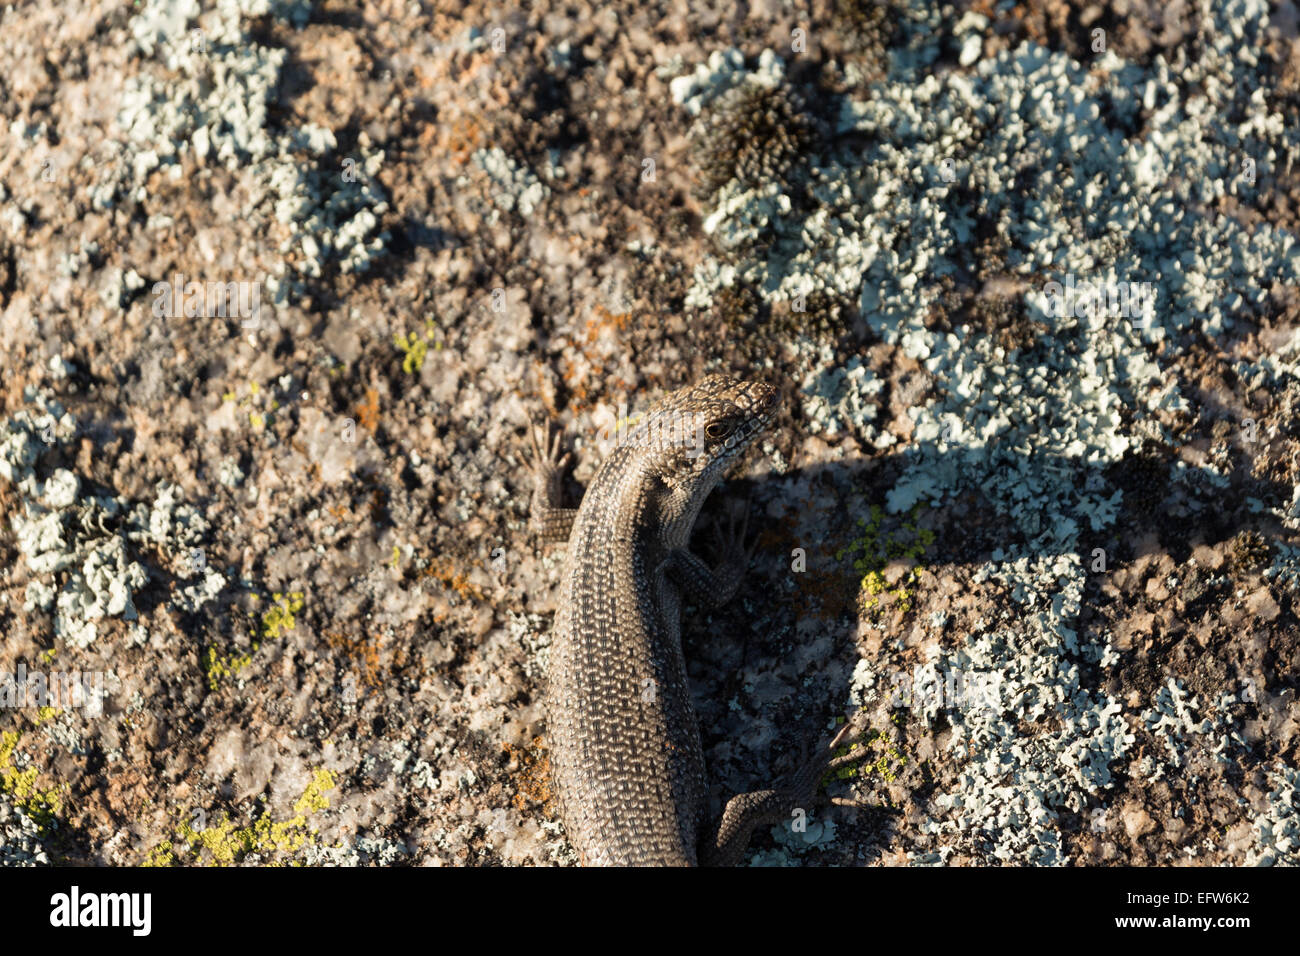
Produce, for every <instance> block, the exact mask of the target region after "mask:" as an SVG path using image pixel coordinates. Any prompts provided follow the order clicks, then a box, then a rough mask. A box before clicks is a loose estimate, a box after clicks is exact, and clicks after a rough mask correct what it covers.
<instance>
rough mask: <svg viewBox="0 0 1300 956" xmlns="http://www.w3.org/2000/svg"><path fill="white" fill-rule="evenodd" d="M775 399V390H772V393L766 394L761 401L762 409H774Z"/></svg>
mask: <svg viewBox="0 0 1300 956" xmlns="http://www.w3.org/2000/svg"><path fill="white" fill-rule="evenodd" d="M776 399H777V394H776V390H775V389H773V390H772V391H770V392H768V393H767V397H766V398H764V399H763V408H765V409H767V408H772V407H774V406H775V405H776Z"/></svg>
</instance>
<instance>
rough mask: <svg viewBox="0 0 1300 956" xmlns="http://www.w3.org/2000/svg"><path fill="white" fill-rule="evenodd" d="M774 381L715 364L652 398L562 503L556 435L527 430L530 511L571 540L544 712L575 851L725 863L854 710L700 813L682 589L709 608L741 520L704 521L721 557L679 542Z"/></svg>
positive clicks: (599, 856) (732, 560) (703, 801)
mask: <svg viewBox="0 0 1300 956" xmlns="http://www.w3.org/2000/svg"><path fill="white" fill-rule="evenodd" d="M780 401H781V400H780V392H779V391H778V389H777V388H776V387H775V386H774V385H771V384H768V383H765V382H760V381H743V380H737V379H733V378H730V377H727V376H723V375H712V376H709V377H707V378H704V379H703V380H702V381H700V382H699V383H697V384H695V385H693V386H688V387H686V388H683V389H680V390H678V391H676V392H673V393H671V394H669V395H668V396H666V397H665V398H663V399H662V400H661V401H660V402H658V403H657V404H656V405H655V406H654V407H653V408H651V410H650V411H649V412H648V413H647V415H646V416H645V418H644V419H643V420H642V421H640V422H639V423H638V424H637V425H636V427H635V428H633V429H631V430H630V432H628V433H627V434H626V435H625V436H623V437H621V439H620V441H619V442H618V444H617V445H616V447H615V448H614V450H613V451H612V452H611V453H610V455H609V456H608V457H607V458H606V459H605V461H604V462H603V463H602V464H601V466H600V468H599V470H598V471H597V473H596V475H595V477H594V478H593V479H592V481H591V484H590V487H589V488H588V489H587V490H586V492H585V495H584V496H583V499H582V502H581V505H580V507H578V508H563V507H561V491H562V487H561V479H562V475H563V469H564V468H565V466H566V465H567V464H568V463H569V461H570V460H571V458H572V456H571V455H570V454H563V455H561V454H560V441H561V439H562V437H563V436H562V433H559V432H557V433H556V435H555V436H554V438H553V439H551V440H549V441H548V433H549V430H550V426H549V425H548V426H546V428H545V430H544V431H543V432H542V434H541V436H540V438H539V435H538V434H537V428H536V427H535V426H532V427H530V431H529V436H530V438H531V441H532V450H533V473H534V488H533V498H532V508H531V511H532V523H533V526H534V527H535V528H536V529H537V530H538V531H539V532H540V535H541V538H542V540H543V541H544V542H549V543H558V542H562V541H566V540H567V542H568V551H567V554H566V557H565V562H564V570H563V577H562V582H561V586H560V597H559V605H558V609H557V612H556V616H555V620H554V623H553V628H552V641H551V649H550V663H549V668H548V687H547V692H546V698H545V713H546V719H547V724H548V733H549V736H550V748H551V772H552V781H553V784H554V790H555V792H556V795H557V797H558V805H559V810H560V816H561V819H562V820H563V822H564V825H565V831H566V833H567V834H568V837H569V840H570V842H571V843H572V845H573V846H574V848H575V849H576V850H577V852H578V855H579V860H580V862H581V863H583V864H584V865H633V866H650V865H664V866H673V865H676V866H692V865H696V864H703V865H723V866H730V865H735V864H736V863H738V862H740V860H741V859H742V856H743V854H744V851H745V848H746V846H747V845H748V842H749V839H750V836H751V835H752V833H753V831H754V829H755V828H756V827H758V826H760V825H763V824H771V823H777V822H780V821H781V820H784V819H788V818H789V817H790V815H791V813H792V811H793V810H794V809H795V808H799V807H809V806H810V805H811V803H812V801H813V798H814V796H815V794H816V791H817V787H818V784H819V783H820V781H821V778H822V776H823V775H824V773H825V772H826V771H827V770H831V769H835V768H836V767H838V766H842V765H844V764H845V763H846V762H848V761H850V760H856V759H857V757H855V756H854V755H852V754H848V755H844V756H840V757H835V756H834V754H835V751H836V749H837V748H838V747H840V746H844V745H851V744H852V743H854V742H856V737H855V738H854V739H850V727H851V723H846V724H845V725H844V727H843V728H842V729H841V730H840V731H839V733H838V734H836V735H835V737H834V739H832V740H831V741H830V743H829V744H828V745H823V746H822V747H821V748H819V749H816V750H814V752H813V753H812V754H811V755H808V756H806V757H805V759H804V760H803V762H802V765H801V766H800V767H798V769H797V770H796V771H795V773H794V774H793V776H792V777H791V778H790V779H789V780H788V781H787V782H786V783H785V785H784V786H780V787H775V788H772V789H766V790H759V791H754V792H751V793H744V794H738V795H736V796H734V797H732V798H731V799H730V800H729V801H728V802H727V804H726V807H725V809H724V811H723V813H722V815H721V818H720V819H719V820H718V821H717V822H716V823H714V824H713V825H710V823H711V821H709V820H708V819H707V815H708V806H707V804H708V789H707V786H706V778H705V765H704V755H703V748H702V746H701V741H700V731H699V725H698V722H697V719H696V715H695V708H694V705H693V704H692V701H691V695H690V689H689V687H688V684H687V677H686V662H685V659H684V657H683V653H682V641H681V629H680V615H681V611H682V607H683V603H684V602H683V599H688V600H689V601H690V602H691V603H693V604H695V605H696V606H698V607H701V608H716V607H719V606H721V605H722V604H725V603H726V602H727V601H728V600H730V599H731V597H732V596H733V595H734V594H735V593H736V591H737V589H738V587H739V584H740V582H741V579H742V576H743V573H744V571H745V568H746V566H747V565H748V563H749V560H750V558H751V556H752V550H746V549H745V547H744V538H745V523H744V521H737V520H735V518H734V517H733V518H731V519H730V520H728V521H727V522H726V524H725V526H724V525H723V523H722V522H718V523H717V524H716V525H715V527H714V530H715V532H716V537H717V540H718V543H719V546H720V552H721V560H720V561H719V563H718V564H717V565H716V566H713V567H710V566H709V565H708V564H706V563H705V561H704V560H703V559H701V558H700V557H698V556H697V555H696V554H694V553H693V552H692V551H691V550H689V542H690V537H691V532H692V529H693V527H694V525H695V522H696V519H697V517H698V516H699V513H700V510H701V508H702V507H703V505H704V502H705V499H706V498H707V497H708V496H709V494H710V493H711V492H712V491H713V489H714V488H715V487H716V486H717V485H718V484H719V483H720V482H721V481H722V479H723V477H724V476H725V474H726V473H727V472H728V471H729V470H730V469H732V468H733V467H734V466H735V465H736V463H737V462H738V461H739V460H740V458H741V456H742V455H743V454H744V452H745V451H746V450H747V449H748V448H749V447H750V446H751V445H752V444H753V443H754V442H755V440H756V439H757V438H758V437H759V436H760V435H761V434H762V433H763V432H764V431H765V430H766V429H767V428H768V427H769V426H770V425H771V423H772V421H773V418H774V416H775V415H776V413H777V411H778V409H779V406H780Z"/></svg>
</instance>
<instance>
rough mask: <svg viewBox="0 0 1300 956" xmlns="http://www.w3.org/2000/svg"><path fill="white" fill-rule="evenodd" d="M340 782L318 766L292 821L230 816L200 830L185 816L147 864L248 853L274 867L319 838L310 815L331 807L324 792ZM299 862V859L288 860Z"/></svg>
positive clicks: (231, 858) (219, 860)
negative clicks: (245, 820)
mask: <svg viewBox="0 0 1300 956" xmlns="http://www.w3.org/2000/svg"><path fill="white" fill-rule="evenodd" d="M337 785H338V779H337V777H336V776H335V774H334V772H333V771H330V770H324V769H319V770H316V771H315V773H314V774H313V775H312V781H311V783H309V784H308V785H307V789H306V790H304V791H303V794H302V796H301V797H299V798H298V800H297V802H296V803H294V805H293V812H294V815H293V816H292V817H290V818H289V819H288V820H282V821H279V822H274V821H272V820H271V819H270V818H269V817H266V816H264V817H262V818H261V819H258V820H255V821H253V823H251V824H250V825H248V826H237V825H236V824H235V823H234V821H232V820H231V819H230V818H229V817H228V816H225V815H222V817H221V818H220V819H219V820H218V821H217V822H216V823H214V824H213V825H212V826H206V827H202V828H200V829H196V828H195V827H194V826H193V824H192V823H191V822H190V821H188V820H187V821H185V822H183V823H181V825H180V826H179V827H178V828H177V830H176V835H175V837H174V839H171V840H164V841H163V842H162V843H160V844H158V846H156V847H154V848H153V849H152V850H151V851H149V854H148V856H147V857H146V860H145V863H144V865H145V866H175V865H177V864H179V863H206V864H208V865H210V866H232V865H234V864H237V863H240V862H242V861H243V860H244V858H245V857H247V856H248V855H250V854H254V853H255V854H257V855H258V856H259V857H272V859H270V860H268V865H270V866H281V865H284V862H285V861H281V860H279V859H275V857H277V856H282V855H289V856H292V855H293V854H295V853H297V852H298V851H299V850H301V849H303V848H304V847H306V846H309V845H313V844H315V842H316V838H317V831H316V830H315V829H313V828H312V827H311V826H309V824H308V819H307V818H308V817H309V816H311V815H312V814H314V813H318V812H320V811H322V810H326V809H328V808H329V805H330V802H329V797H327V796H326V794H327V793H328V792H329V791H330V790H333V789H334V788H335V787H336V786H337ZM287 862H289V863H290V865H296V861H293V860H290V861H287Z"/></svg>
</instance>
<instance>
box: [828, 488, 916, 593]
mask: <svg viewBox="0 0 1300 956" xmlns="http://www.w3.org/2000/svg"><path fill="white" fill-rule="evenodd" d="M922 507H923V506H922V505H917V506H916V507H914V508H912V510H911V511H909V512H908V514H907V517H906V518H905V519H903V520H902V521H901V522H900V523H899V525H898V526H897V527H895V528H892V529H890V530H888V531H882V530H881V525H882V524H883V523H884V521H885V512H884V509H883V508H881V507H880V506H879V505H872V506H871V516H870V518H859V519H858V527H860V528H861V529H862V535H861V537H859V538H857V539H856V540H854V541H852V542H851V543H850V544H849V545H848V546H847V547H844V548H841V549H840V550H839V551H837V552H836V553H835V560H837V561H842V560H844V558H845V556H846V555H853V554H855V553H857V554H858V557H856V558H854V559H853V570H854V571H856V572H857V573H858V574H860V575H861V576H862V577H861V581H860V584H859V592H858V596H859V602H860V605H861V608H862V610H863V611H864V612H873V611H878V610H881V609H883V608H882V604H881V596H882V595H887V596H889V597H890V598H891V599H892V600H891V603H892V605H893V606H894V607H896V608H897V609H898V610H900V611H902V612H904V613H907V612H908V611H910V610H912V607H913V602H914V599H915V596H916V592H915V589H914V588H913V587H912V585H913V584H914V583H915V582H916V581H918V580H919V579H920V578H921V575H922V574H923V573H924V570H925V568H924V565H923V564H922V563H921V559H922V558H923V557H924V556H925V551H926V549H927V548H928V547H929V546H930V545H932V544H933V543H934V532H933V531H931V530H929V529H928V528H922V527H920V526H918V524H917V521H916V518H917V515H918V514H919V512H920V509H921V508H922ZM899 560H901V561H909V562H911V563H912V564H913V565H915V566H914V567H913V568H912V569H911V570H910V571H908V572H907V573H906V574H905V575H904V576H903V578H902V579H901V580H900V582H899V583H898V584H897V585H894V586H892V587H891V586H890V584H889V581H888V579H887V578H886V577H885V569H886V568H887V567H888V566H889V565H890V563H891V562H893V561H899Z"/></svg>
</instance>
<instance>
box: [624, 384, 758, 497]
mask: <svg viewBox="0 0 1300 956" xmlns="http://www.w3.org/2000/svg"><path fill="white" fill-rule="evenodd" d="M780 404H781V393H780V392H779V391H778V390H777V389H776V387H775V386H774V385H769V384H768V383H766V382H759V381H742V380H740V379H734V378H730V377H728V376H726V375H710V376H708V377H707V378H704V379H702V380H701V381H699V382H697V383H696V384H694V385H690V386H687V387H686V388H682V389H679V390H678V391H675V392H673V393H672V394H670V395H667V396H665V397H664V398H663V399H662V400H660V401H659V402H658V404H656V405H655V406H654V407H653V408H652V409H651V410H650V412H649V414H648V415H647V416H646V419H645V421H643V422H642V423H641V425H639V426H638V428H637V430H636V431H639V432H642V433H641V434H640V435H639V436H636V443H637V444H638V445H640V446H641V447H642V448H643V449H649V450H650V454H651V461H650V462H649V464H650V467H651V469H652V470H653V471H654V472H655V473H656V474H657V475H658V476H659V477H660V478H662V479H663V480H664V482H665V483H666V484H668V485H670V486H673V487H678V488H680V487H682V486H687V485H688V486H690V487H692V488H699V487H701V486H703V487H705V488H706V489H708V488H712V487H713V485H714V484H716V483H717V482H718V481H720V480H721V479H722V477H723V476H724V475H725V474H726V473H727V471H728V470H729V469H730V468H731V467H733V466H734V465H735V464H736V462H737V461H738V460H739V459H740V457H741V456H742V455H743V454H744V453H745V451H746V450H748V448H749V446H750V445H752V444H753V443H754V440H755V439H756V438H758V436H759V435H760V434H762V432H763V431H764V430H765V429H766V428H767V427H768V425H770V424H771V423H772V418H773V416H774V415H775V414H776V411H777V409H778V407H779V406H780ZM642 429H644V431H642Z"/></svg>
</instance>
